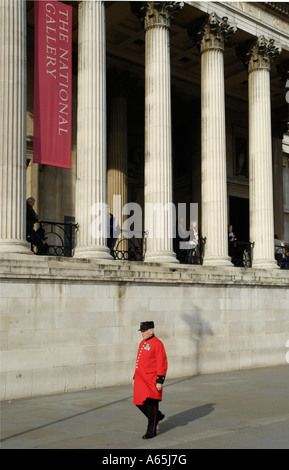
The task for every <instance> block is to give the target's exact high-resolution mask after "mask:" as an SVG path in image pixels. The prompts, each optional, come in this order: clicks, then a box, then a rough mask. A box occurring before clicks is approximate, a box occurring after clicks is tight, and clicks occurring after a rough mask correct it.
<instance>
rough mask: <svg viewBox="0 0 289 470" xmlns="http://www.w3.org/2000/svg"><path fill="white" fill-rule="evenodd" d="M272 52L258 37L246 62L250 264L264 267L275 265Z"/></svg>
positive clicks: (274, 50)
mask: <svg viewBox="0 0 289 470" xmlns="http://www.w3.org/2000/svg"><path fill="white" fill-rule="evenodd" d="M272 48H273V49H272ZM276 53H278V49H276V48H274V47H273V44H272V42H269V41H268V42H267V41H266V40H265V39H264V38H258V40H257V41H256V42H255V43H254V45H253V46H252V47H251V49H250V61H249V63H248V67H249V178H250V185H249V195H250V241H251V242H254V250H253V263H252V266H253V268H264V269H267V268H277V264H276V260H275V257H274V213H273V169H272V136H271V103H270V61H271V59H272V57H273V55H275V54H276Z"/></svg>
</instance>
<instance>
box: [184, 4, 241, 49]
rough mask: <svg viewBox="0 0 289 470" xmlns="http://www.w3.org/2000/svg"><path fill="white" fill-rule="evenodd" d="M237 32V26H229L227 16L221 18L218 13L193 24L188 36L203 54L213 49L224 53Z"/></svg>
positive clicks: (190, 26)
mask: <svg viewBox="0 0 289 470" xmlns="http://www.w3.org/2000/svg"><path fill="white" fill-rule="evenodd" d="M236 30H237V28H236V26H230V25H229V24H228V18H227V17H226V16H224V17H223V18H220V17H219V16H218V15H217V14H216V13H211V14H210V15H208V16H207V17H206V18H205V19H204V18H201V19H200V20H198V21H197V22H194V23H191V24H190V25H189V28H188V34H189V36H190V38H191V39H192V40H193V41H194V42H195V44H197V46H198V47H199V49H200V52H201V53H203V52H206V51H208V50H212V49H217V50H221V51H223V50H224V48H225V46H226V45H227V43H228V41H229V39H230V37H231V36H232V34H234V33H235V32H236Z"/></svg>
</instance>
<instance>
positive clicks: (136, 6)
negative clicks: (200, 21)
mask: <svg viewBox="0 0 289 470" xmlns="http://www.w3.org/2000/svg"><path fill="white" fill-rule="evenodd" d="M130 6H131V11H132V12H133V14H135V15H136V16H137V17H138V18H139V20H140V21H141V23H142V25H143V27H144V30H145V31H147V30H148V29H150V28H154V27H164V28H167V29H169V28H170V25H171V21H172V20H173V19H174V16H175V14H176V13H177V12H178V11H179V10H181V9H182V8H183V6H184V3H183V2H130Z"/></svg>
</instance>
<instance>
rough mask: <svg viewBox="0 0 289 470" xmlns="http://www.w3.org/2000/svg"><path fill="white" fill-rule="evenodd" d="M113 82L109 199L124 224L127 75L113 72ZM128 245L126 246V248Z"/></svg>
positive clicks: (109, 139)
mask: <svg viewBox="0 0 289 470" xmlns="http://www.w3.org/2000/svg"><path fill="white" fill-rule="evenodd" d="M113 75H114V79H113V80H111V81H110V86H109V90H110V125H109V132H108V158H107V164H108V167H107V202H108V206H109V208H110V211H111V212H112V213H113V215H114V216H115V217H116V218H117V219H118V221H119V223H120V224H121V227H122V225H123V222H124V219H123V216H122V208H123V206H124V205H125V204H127V202H128V201H127V93H128V89H127V88H128V83H127V77H125V76H122V75H119V74H117V72H115V71H113ZM124 246H125V245H122V249H125V248H124Z"/></svg>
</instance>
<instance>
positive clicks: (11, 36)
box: [0, 0, 31, 254]
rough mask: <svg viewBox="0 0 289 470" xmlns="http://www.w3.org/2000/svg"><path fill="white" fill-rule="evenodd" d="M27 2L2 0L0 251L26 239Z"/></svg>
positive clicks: (22, 245) (20, 248)
mask: <svg viewBox="0 0 289 470" xmlns="http://www.w3.org/2000/svg"><path fill="white" fill-rule="evenodd" d="M26 67H27V63H26V2H25V1H21V2H19V0H0V109H1V112H0V149H1V172H0V195H1V196H0V200H1V204H0V253H3V254H4V253H5V254H6V253H23V254H30V253H31V251H30V247H29V244H28V243H27V242H26V202H25V201H26Z"/></svg>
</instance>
